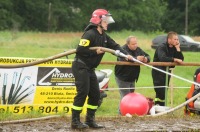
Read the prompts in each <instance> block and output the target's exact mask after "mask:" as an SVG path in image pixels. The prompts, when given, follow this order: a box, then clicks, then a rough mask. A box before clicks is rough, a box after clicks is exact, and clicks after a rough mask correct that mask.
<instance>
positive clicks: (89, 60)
mask: <svg viewBox="0 0 200 132" xmlns="http://www.w3.org/2000/svg"><path fill="white" fill-rule="evenodd" d="M110 23H114V20H113V18H112V16H111V14H110V13H109V12H108V11H107V10H104V9H97V10H95V11H94V12H93V14H92V17H91V19H90V24H89V25H88V26H87V27H86V29H85V32H84V34H83V36H82V38H81V40H80V43H79V45H78V47H77V52H76V56H75V59H74V62H73V64H72V72H73V74H74V77H75V85H76V88H77V95H76V96H75V98H74V103H73V107H72V122H71V128H73V129H84V128H88V127H91V128H102V127H103V126H101V125H98V124H96V122H95V112H96V110H97V107H98V101H99V99H100V90H99V84H98V81H97V77H96V74H95V71H94V70H95V68H96V67H97V66H98V65H99V63H100V61H101V59H102V57H103V55H104V51H102V49H101V47H106V48H111V49H114V50H120V51H121V52H122V53H124V54H126V55H127V54H128V53H127V52H126V51H124V50H123V49H122V48H121V47H120V45H119V44H117V43H116V42H115V41H114V40H113V39H112V38H110V37H109V36H108V35H107V34H106V33H105V30H107V27H108V24H110ZM90 47H99V48H98V49H97V50H96V51H94V50H90V49H89V48H90ZM127 58H128V59H132V56H131V55H127ZM87 96H88V102H87V114H86V121H85V123H82V122H81V121H80V113H81V112H82V109H83V105H84V103H85V101H86V97H87Z"/></svg>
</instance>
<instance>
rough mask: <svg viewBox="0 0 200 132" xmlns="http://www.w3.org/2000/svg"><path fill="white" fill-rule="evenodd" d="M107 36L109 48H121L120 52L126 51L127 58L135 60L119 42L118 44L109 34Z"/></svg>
mask: <svg viewBox="0 0 200 132" xmlns="http://www.w3.org/2000/svg"><path fill="white" fill-rule="evenodd" d="M106 38H107V43H108V45H107V46H108V48H110V49H113V50H119V51H120V52H122V53H124V54H125V55H127V58H125V59H126V60H133V57H132V56H131V55H130V54H129V53H128V52H127V51H126V50H124V49H123V48H122V47H121V46H120V45H119V44H117V43H116V42H115V41H114V40H113V39H112V38H110V37H109V36H108V35H107V34H106Z"/></svg>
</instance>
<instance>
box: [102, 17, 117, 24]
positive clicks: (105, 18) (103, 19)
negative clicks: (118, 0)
mask: <svg viewBox="0 0 200 132" xmlns="http://www.w3.org/2000/svg"><path fill="white" fill-rule="evenodd" d="M101 19H102V21H106V22H107V23H108V24H111V23H115V21H114V19H113V18H112V16H111V15H103V16H102V18H101Z"/></svg>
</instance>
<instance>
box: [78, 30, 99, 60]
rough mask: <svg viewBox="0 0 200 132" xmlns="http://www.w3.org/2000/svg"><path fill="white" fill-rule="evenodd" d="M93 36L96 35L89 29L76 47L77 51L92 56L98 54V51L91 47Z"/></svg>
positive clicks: (82, 54)
mask: <svg viewBox="0 0 200 132" xmlns="http://www.w3.org/2000/svg"><path fill="white" fill-rule="evenodd" d="M93 37H94V36H93V35H92V33H91V32H89V31H88V32H85V33H84V34H83V36H82V37H81V39H80V42H79V44H78V47H77V49H76V53H77V54H78V55H81V56H85V57H90V56H96V55H97V54H98V52H97V51H95V50H90V49H89V48H90V47H91V44H92V39H93Z"/></svg>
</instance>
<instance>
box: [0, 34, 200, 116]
mask: <svg viewBox="0 0 200 132" xmlns="http://www.w3.org/2000/svg"><path fill="white" fill-rule="evenodd" d="M108 34H109V35H110V36H111V37H112V38H113V39H114V40H115V41H116V42H117V43H119V44H121V45H123V44H124V43H125V39H126V38H127V37H128V36H129V35H134V36H136V37H137V38H138V43H139V46H140V47H141V48H142V49H143V50H144V51H145V52H147V53H148V54H149V55H150V56H151V59H153V55H154V51H155V50H154V49H151V47H150V46H151V40H152V39H153V38H154V37H155V36H157V35H159V34H164V33H162V32H156V33H148V34H146V33H142V32H139V31H136V32H132V31H122V32H111V33H108ZM81 35H82V33H74V32H72V33H64V32H63V33H40V32H9V31H5V32H0V46H1V48H0V56H2V57H28V58H46V57H49V56H53V55H55V54H58V53H61V52H64V51H67V50H69V49H74V48H75V47H76V45H77V44H78V42H79V39H80V37H81ZM193 38H194V39H195V40H197V41H200V38H199V37H193ZM183 54H184V57H185V62H200V55H199V52H183ZM73 58H74V55H70V56H69V59H73ZM102 61H116V57H115V56H113V55H111V54H108V53H106V54H105V56H104V58H103V60H102ZM151 61H152V60H151ZM102 68H109V69H112V70H113V69H114V65H100V66H99V67H98V68H97V69H102ZM196 68H197V66H187V67H184V66H177V67H176V68H175V69H174V71H173V72H174V74H176V75H178V76H181V77H184V78H186V79H189V80H192V79H193V73H194V71H195V69H196ZM171 84H172V85H173V86H174V87H190V85H191V84H190V83H188V82H184V81H182V80H179V79H176V78H173V79H172V82H171ZM152 86H153V83H152V78H151V69H150V68H148V67H145V66H141V73H140V78H139V80H138V82H137V83H136V92H139V93H142V94H144V95H145V96H148V97H151V98H154V96H155V92H154V90H153V87H152ZM109 87H110V88H116V87H117V85H116V82H115V80H114V73H113V74H112V76H111V80H110V84H109ZM144 87H151V88H144ZM187 91H188V88H187V89H185V88H175V89H174V93H173V106H177V105H178V104H180V103H182V102H184V101H185V96H186V93H187ZM107 94H108V97H107V98H105V100H104V102H103V104H102V106H101V107H100V108H99V110H98V112H97V115H103V116H106V115H109V116H110V115H117V114H118V113H117V112H118V105H119V92H118V91H117V90H110V91H107ZM170 105H171V102H170V90H168V106H170ZM178 113H180V114H183V111H182V110H181V112H178Z"/></svg>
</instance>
